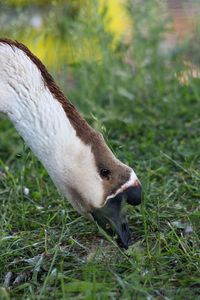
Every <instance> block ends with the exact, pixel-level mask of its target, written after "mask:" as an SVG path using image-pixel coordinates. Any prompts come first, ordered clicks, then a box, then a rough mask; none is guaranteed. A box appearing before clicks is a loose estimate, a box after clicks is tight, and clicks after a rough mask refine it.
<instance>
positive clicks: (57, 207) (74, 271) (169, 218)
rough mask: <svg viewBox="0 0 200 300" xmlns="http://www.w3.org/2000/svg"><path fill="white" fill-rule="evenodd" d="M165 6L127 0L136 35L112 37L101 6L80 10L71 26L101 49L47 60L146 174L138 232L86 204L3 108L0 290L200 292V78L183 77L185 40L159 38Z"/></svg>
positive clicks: (144, 295)
mask: <svg viewBox="0 0 200 300" xmlns="http://www.w3.org/2000/svg"><path fill="white" fill-rule="evenodd" d="M160 9H161V8H160V7H159V6H158V3H157V1H155V0H151V1H148V2H145V5H144V6H141V5H138V3H137V1H132V3H131V4H130V7H129V12H130V14H131V16H132V18H133V23H134V40H133V41H131V42H128V43H124V42H121V43H120V42H119V44H118V45H117V46H116V47H115V48H114V49H113V47H110V46H109V45H110V44H112V35H111V34H108V33H106V32H105V31H104V29H103V22H102V17H101V16H99V15H97V14H96V15H93V17H91V18H92V19H90V20H87V22H86V21H84V20H86V19H85V18H84V13H82V14H80V16H78V17H77V19H76V20H75V21H74V23H72V25H73V26H74V29H73V30H74V32H75V33H76V35H77V36H76V37H79V35H81V36H82V38H84V32H85V31H87V37H88V36H90V34H91V37H92V38H93V37H94V36H98V40H97V41H96V42H97V43H98V51H99V53H101V57H98V58H96V57H95V56H92V55H91V59H90V60H83V61H80V62H74V63H71V64H70V65H69V64H66V63H63V65H62V67H61V68H60V69H59V70H56V68H55V69H54V70H51V73H53V74H54V77H55V78H56V81H57V82H58V83H59V85H60V86H61V87H62V88H63V90H64V91H65V92H66V94H67V95H68V96H69V97H70V99H71V100H72V101H73V103H74V104H75V105H76V106H77V107H78V108H79V110H80V111H81V112H82V114H83V115H84V116H85V118H86V119H87V120H88V122H89V123H90V124H91V125H92V126H93V127H94V128H96V129H99V130H101V131H103V132H104V135H105V137H106V139H107V140H108V143H109V145H110V146H111V147H112V149H113V151H114V152H115V153H116V154H117V156H118V157H119V158H120V159H121V160H122V161H123V162H125V163H127V164H129V165H130V166H132V167H133V168H134V170H135V172H136V173H137V175H138V177H139V179H140V180H141V182H142V184H143V188H144V192H145V197H144V201H143V203H142V205H141V206H140V207H136V208H133V207H128V216H129V224H130V230H131V235H132V241H133V244H132V245H131V246H130V248H129V249H128V251H127V252H125V251H123V250H121V249H119V248H118V247H117V246H116V245H115V244H113V243H112V241H110V240H109V238H106V237H105V236H103V235H102V234H101V233H99V230H98V228H97V227H96V225H95V224H92V223H91V222H90V221H88V220H85V219H84V218H83V217H81V216H79V215H78V214H77V213H76V212H75V211H74V210H73V209H72V207H71V206H70V205H69V203H68V202H67V200H66V199H64V198H63V197H62V196H61V195H60V194H59V193H58V192H57V190H56V189H55V187H54V185H53V184H52V182H51V180H50V178H49V177H48V174H47V172H46V171H45V170H44V168H43V167H42V165H41V164H40V163H39V162H38V160H37V159H36V158H35V156H34V155H33V153H32V152H30V150H29V149H28V147H27V146H26V145H25V144H24V142H23V140H22V139H21V137H20V136H19V135H18V134H17V132H16V131H15V129H14V128H13V125H12V124H11V123H10V122H9V121H8V120H7V119H6V117H5V116H3V115H1V116H0V128H1V130H0V203H1V206H0V207H1V209H0V266H1V267H0V299H6V300H7V299H49V298H50V299H148V300H149V299H200V292H199V291H200V251H199V244H200V225H199V224H200V222H199V220H200V200H199V199H200V189H199V186H200V151H199V149H200V137H199V128H200V118H199V111H200V101H199V99H200V80H199V78H190V77H189V78H188V81H187V82H185V83H184V82H182V81H181V80H180V76H181V74H182V72H183V71H184V72H187V71H189V72H190V70H187V69H188V66H186V65H185V64H184V63H183V61H184V60H189V59H190V58H189V57H188V56H187V53H188V52H187V47H185V46H177V47H176V49H174V51H167V52H166V53H163V52H162V51H161V50H160V46H161V45H162V42H163V35H164V33H165V31H166V29H165V28H166V21H165V19H164V18H163V15H161V14H159V13H158V12H159V11H160ZM155 16H156V17H155ZM163 20H164V21H163ZM71 22H72V21H71ZM90 22H92V25H93V26H92V28H90V26H88V24H90ZM86 29H87V30H86ZM6 30H7V29H6ZM6 30H5V33H6V32H7V31H6ZM55 30H56V29H55ZM62 30H63V27H62ZM20 34H21V33H20ZM9 37H12V38H15V37H16V33H15V34H13V35H12V32H10V34H9ZM58 38H59V36H58ZM62 38H63V35H62ZM196 40H197V42H198V39H196ZM189 45H190V44H189ZM195 45H196V44H195ZM195 47H196V48H197V49H198V47H197V46H195ZM195 47H194V49H195ZM94 52H95V51H94ZM193 55H195V53H193ZM197 55H198V53H197ZM195 58H196V60H197V62H198V56H195ZM197 62H196V63H197ZM189 72H188V74H189Z"/></svg>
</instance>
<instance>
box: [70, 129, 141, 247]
mask: <svg viewBox="0 0 200 300" xmlns="http://www.w3.org/2000/svg"><path fill="white" fill-rule="evenodd" d="M89 132H90V133H89V134H88V136H87V138H86V139H85V143H84V142H80V144H81V145H82V147H81V145H79V147H78V151H77V156H76V155H75V152H74V155H75V156H74V158H75V161H74V164H73V165H74V166H75V165H76V167H74V168H73V171H72V172H73V174H72V173H71V179H72V178H73V180H72V182H71V183H70V185H69V186H68V190H69V191H70V195H68V198H69V197H70V198H71V201H70V202H72V203H73V204H74V207H75V208H76V209H77V210H78V211H79V212H80V213H81V214H82V215H85V216H87V217H89V216H90V217H91V216H92V218H93V219H94V220H95V221H96V222H97V223H98V225H99V226H101V227H102V228H103V229H104V230H106V231H107V232H108V233H109V234H112V235H113V234H117V236H118V244H119V245H120V246H122V247H123V248H125V249H127V248H128V245H129V243H130V233H129V226H128V219H127V214H126V205H127V204H130V205H133V206H135V205H138V204H140V202H141V199H142V189H141V184H140V182H139V180H138V178H137V176H136V174H135V173H134V171H133V170H132V169H131V168H130V167H129V166H127V165H125V164H123V163H122V162H121V161H120V160H118V159H117V158H116V157H115V156H114V154H113V153H112V151H111V150H110V149H109V147H108V146H107V145H106V143H105V141H104V138H103V135H102V134H101V133H98V132H96V131H94V130H93V129H91V128H90V130H89ZM80 149H81V150H80ZM77 162H78V165H77ZM77 179H78V180H77Z"/></svg>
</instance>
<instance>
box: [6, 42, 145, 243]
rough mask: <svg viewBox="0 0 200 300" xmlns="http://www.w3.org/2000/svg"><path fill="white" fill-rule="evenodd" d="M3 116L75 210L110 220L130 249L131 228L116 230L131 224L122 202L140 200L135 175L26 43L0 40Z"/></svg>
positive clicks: (98, 219)
mask: <svg viewBox="0 0 200 300" xmlns="http://www.w3.org/2000/svg"><path fill="white" fill-rule="evenodd" d="M0 112H3V113H4V114H6V115H7V116H8V118H9V119H10V120H11V122H12V123H13V124H14V126H15V128H16V129H17V131H18V132H19V134H20V135H21V136H22V137H23V138H24V140H25V141H26V143H27V144H28V145H29V147H30V148H31V149H32V151H33V152H34V153H35V155H36V156H37V157H38V159H39V160H40V161H41V163H42V164H43V165H44V167H45V168H46V170H47V171H48V173H49V175H50V177H51V179H52V181H53V182H54V184H55V185H56V187H57V188H58V189H59V190H60V191H61V192H62V194H63V195H64V196H65V197H66V198H67V199H68V200H69V202H70V203H71V204H72V206H73V207H74V208H75V209H76V210H77V211H78V212H79V213H80V214H82V215H84V216H85V217H87V218H92V219H93V218H94V219H95V220H96V221H97V222H98V223H99V224H100V225H101V226H103V224H101V223H102V220H104V221H103V223H105V222H107V221H108V220H109V219H110V218H111V219H112V220H111V223H112V225H113V223H114V227H115V228H114V229H115V230H116V231H117V233H118V235H119V238H120V240H121V242H122V245H123V246H124V247H125V248H127V247H128V240H129V232H128V227H127V228H126V230H125V231H126V232H122V231H123V230H122V228H121V229H120V228H118V227H120V226H121V227H122V223H124V222H125V223H126V224H128V223H127V220H126V216H125V215H123V216H121V210H122V208H121V206H122V205H121V203H122V200H123V199H124V198H125V199H126V200H127V202H128V203H129V204H133V205H136V204H138V203H139V202H140V200H141V186H140V183H139V180H138V179H137V176H136V175H135V173H134V171H133V170H132V169H131V168H130V167H128V166H126V165H124V164H123V163H121V162H120V161H119V160H118V159H117V158H116V157H115V156H114V155H113V153H112V152H111V150H110V149H109V148H108V147H107V145H106V143H105V141H104V139H103V136H102V135H101V134H100V133H98V132H96V131H95V130H94V129H92V128H91V127H90V126H89V125H88V123H87V122H86V121H85V120H84V119H83V118H82V116H81V115H80V114H79V112H78V111H77V109H76V108H75V107H74V106H73V104H72V103H71V102H70V101H69V100H68V98H67V97H65V95H64V94H63V92H62V91H61V90H60V89H59V87H58V86H57V85H56V83H55V81H54V80H53V78H52V77H51V75H50V74H49V73H48V72H47V70H46V68H45V67H44V65H43V64H42V63H41V62H40V60H39V59H38V58H37V57H35V56H34V55H33V54H32V53H31V52H30V51H29V49H28V48H27V47H26V46H24V45H23V44H21V43H18V42H16V41H12V40H8V39H1V38H0ZM113 203H114V204H113ZM108 212H109V213H108ZM99 216H101V217H99ZM114 219H116V220H114ZM121 219H123V220H121ZM109 221H110V220H109ZM127 226H128V225H127ZM123 235H124V237H123Z"/></svg>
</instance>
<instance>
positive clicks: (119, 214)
mask: <svg viewBox="0 0 200 300" xmlns="http://www.w3.org/2000/svg"><path fill="white" fill-rule="evenodd" d="M141 199H142V189H141V185H140V184H138V185H137V186H131V187H128V188H126V189H125V190H124V191H123V192H121V193H119V194H117V195H116V196H115V197H113V198H111V199H109V200H108V201H107V203H106V204H105V205H104V207H102V208H99V209H95V210H94V211H93V212H92V215H93V217H94V219H95V221H96V222H97V223H98V225H99V226H101V227H102V228H103V229H104V230H105V231H107V232H108V230H107V229H106V225H107V224H108V223H109V224H110V226H111V230H110V231H109V232H108V233H109V234H111V235H112V234H113V233H114V234H115V233H117V235H118V241H117V242H118V245H119V246H121V247H122V248H125V249H128V246H129V244H130V241H131V240H130V232H129V226H128V220H127V215H126V202H128V203H129V204H131V205H138V204H140V202H141Z"/></svg>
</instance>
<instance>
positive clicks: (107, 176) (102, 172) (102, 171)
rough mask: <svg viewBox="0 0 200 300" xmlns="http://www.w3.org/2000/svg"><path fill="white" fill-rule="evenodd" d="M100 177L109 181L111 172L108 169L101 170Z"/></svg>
mask: <svg viewBox="0 0 200 300" xmlns="http://www.w3.org/2000/svg"><path fill="white" fill-rule="evenodd" d="M100 175H101V177H102V178H106V179H109V175H110V171H109V170H108V169H101V171H100Z"/></svg>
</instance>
